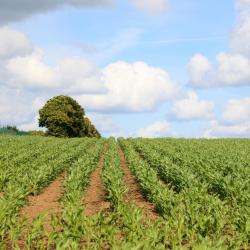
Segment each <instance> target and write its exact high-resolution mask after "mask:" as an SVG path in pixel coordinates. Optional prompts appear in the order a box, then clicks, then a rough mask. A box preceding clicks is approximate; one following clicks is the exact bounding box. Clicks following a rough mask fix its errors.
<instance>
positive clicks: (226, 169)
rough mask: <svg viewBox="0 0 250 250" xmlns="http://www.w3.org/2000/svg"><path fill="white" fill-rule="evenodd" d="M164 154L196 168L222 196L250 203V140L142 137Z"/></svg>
mask: <svg viewBox="0 0 250 250" xmlns="http://www.w3.org/2000/svg"><path fill="white" fill-rule="evenodd" d="M140 141H141V142H142V144H144V145H145V147H148V148H150V149H151V150H155V151H157V152H158V156H159V157H161V158H167V159H170V160H171V162H173V163H174V164H176V165H178V166H179V167H181V168H182V169H187V170H188V171H191V172H193V174H194V175H195V176H196V178H197V179H198V180H199V181H202V182H204V183H207V184H209V190H210V191H211V192H213V193H215V194H218V195H219V196H220V198H221V199H228V200H233V201H236V202H237V203H240V205H244V204H246V203H248V206H250V199H249V198H250V197H249V193H250V185H249V181H248V180H249V178H250V141H249V140H236V139H234V140H211V141H210V140H174V139H172V140H163V139H160V140H140Z"/></svg>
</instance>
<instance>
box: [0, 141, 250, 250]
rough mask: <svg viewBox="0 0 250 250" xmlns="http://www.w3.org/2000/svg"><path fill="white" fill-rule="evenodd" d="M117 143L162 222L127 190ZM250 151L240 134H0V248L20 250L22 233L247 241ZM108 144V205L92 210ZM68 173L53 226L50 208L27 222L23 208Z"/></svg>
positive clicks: (76, 243)
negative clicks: (93, 185)
mask: <svg viewBox="0 0 250 250" xmlns="http://www.w3.org/2000/svg"><path fill="white" fill-rule="evenodd" d="M104 143H105V144H107V147H105V148H107V151H105V150H103V146H104ZM119 144H120V146H121V147H122V149H123V151H124V153H125V157H126V160H127V163H128V167H129V168H130V170H131V172H132V173H133V175H134V176H135V179H136V180H137V182H138V184H139V186H140V190H141V192H142V193H143V195H144V197H145V199H147V200H148V201H150V202H152V203H153V204H154V206H155V208H156V209H157V210H158V213H159V218H158V219H157V220H156V221H151V220H148V218H147V217H145V215H144V213H143V209H141V208H139V207H137V206H136V205H134V204H133V202H128V199H127V196H125V194H126V192H127V190H128V188H129V186H126V185H125V182H124V173H123V170H122V168H121V161H120V157H119ZM249 150H250V140H235V139H233V140H184V139H180V140H179V139H127V140H125V139H122V138H120V139H119V143H117V141H116V140H115V139H114V138H110V139H108V140H104V139H101V140H100V139H91V138H84V139H82V138H74V139H60V138H59V139H58V138H54V137H39V136H37V137H36V136H25V137H16V136H15V137H14V136H0V222H1V223H0V248H1V249H20V239H21V241H24V244H25V246H22V247H21V249H23V248H25V249H121V250H128V249H159V250H160V249H183V250H184V249H186V250H188V249H194V250H198V249H221V250H224V249H249V246H250V242H249V239H250V204H249V201H250V199H249V198H250V189H249V178H250V165H249V162H250V151H249ZM102 152H104V153H105V155H104V165H103V169H102V173H101V177H102V180H103V184H104V185H105V190H106V199H107V200H108V201H109V202H110V204H111V207H110V208H109V209H104V210H103V211H100V212H99V213H97V214H96V215H94V216H90V217H87V216H85V215H84V208H85V204H84V194H85V189H86V188H87V186H88V184H89V181H90V176H91V173H92V171H93V170H94V169H95V168H96V166H99V164H98V161H99V159H100V155H101V153H102ZM62 172H64V173H65V172H66V173H67V174H66V175H65V181H64V188H63V193H62V196H61V198H60V201H59V202H60V207H61V212H60V214H58V215H57V216H54V217H52V219H51V221H50V225H51V228H50V229H48V228H47V227H46V226H45V221H46V216H47V214H46V213H45V214H40V215H39V216H38V217H36V218H34V220H33V222H32V223H28V222H27V219H26V218H22V217H21V216H20V208H21V207H23V206H25V204H27V201H28V199H27V198H28V196H29V195H36V194H38V193H40V192H42V190H43V189H44V188H45V187H46V186H48V185H49V184H50V183H51V182H52V181H53V180H55V178H56V177H57V176H58V175H59V174H61V173H62ZM133 198H135V199H136V197H133ZM46 223H47V221H46Z"/></svg>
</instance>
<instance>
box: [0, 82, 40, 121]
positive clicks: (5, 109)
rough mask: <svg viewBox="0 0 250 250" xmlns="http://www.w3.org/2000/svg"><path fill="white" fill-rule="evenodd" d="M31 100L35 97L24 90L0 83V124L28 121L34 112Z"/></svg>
mask: <svg viewBox="0 0 250 250" xmlns="http://www.w3.org/2000/svg"><path fill="white" fill-rule="evenodd" d="M33 100H34V101H35V98H34V97H32V96H30V95H29V94H27V93H25V92H22V91H18V90H13V89H8V88H6V87H3V86H1V85H0V125H7V124H10V125H13V124H14V125H19V124H21V123H26V122H29V121H30V119H31V118H32V117H33V115H34V112H35V106H33V104H32V101H33Z"/></svg>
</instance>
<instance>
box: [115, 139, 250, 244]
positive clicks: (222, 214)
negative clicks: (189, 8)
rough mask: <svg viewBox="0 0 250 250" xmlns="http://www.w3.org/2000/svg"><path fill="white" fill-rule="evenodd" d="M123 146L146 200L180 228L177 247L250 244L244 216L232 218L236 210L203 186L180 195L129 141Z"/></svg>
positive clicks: (173, 227) (195, 187)
mask: <svg viewBox="0 0 250 250" xmlns="http://www.w3.org/2000/svg"><path fill="white" fill-rule="evenodd" d="M120 143H121V145H122V147H123V149H124V151H125V154H126V157H127V160H128V162H129V165H130V168H131V170H132V172H133V173H134V175H135V176H136V178H137V181H138V183H139V184H140V186H141V189H142V191H143V192H144V195H145V197H146V198H147V199H148V200H150V201H151V202H153V203H154V204H155V206H156V208H157V210H158V211H159V213H160V214H161V215H162V216H163V217H164V218H165V220H166V221H167V222H168V225H169V227H171V228H172V229H173V232H176V230H175V229H176V228H177V229H178V232H177V234H176V235H178V238H177V239H176V238H175V240H177V243H178V244H183V243H184V242H188V244H191V245H195V244H197V243H199V242H203V241H206V240H210V241H211V242H212V244H213V245H216V244H218V245H220V246H221V247H225V248H226V247H231V248H237V247H242V246H245V247H246V246H247V245H248V244H249V242H248V240H249V238H250V237H249V236H250V235H249V224H248V221H246V217H245V215H238V216H237V217H232V215H235V213H234V211H232V210H231V209H230V207H229V206H227V205H226V204H225V203H224V202H223V201H221V200H220V199H218V198H217V197H211V195H209V194H208V193H207V190H206V189H205V188H203V187H202V186H194V187H192V188H187V189H186V188H185V189H183V190H182V191H180V192H179V193H177V192H176V191H174V190H173V189H172V188H171V187H170V186H167V185H165V184H163V183H162V182H161V181H160V180H159V178H158V175H157V172H156V171H155V170H154V169H152V167H151V166H150V165H149V164H148V163H147V162H146V161H144V160H143V159H142V158H141V157H140V156H139V155H138V153H137V152H136V151H135V150H134V148H133V146H132V144H131V142H130V141H126V140H121V141H120ZM149 153H150V152H149ZM183 177H185V176H183ZM188 186H190V187H191V186H192V183H189V185H188ZM172 243H173V241H172ZM173 244H175V243H173Z"/></svg>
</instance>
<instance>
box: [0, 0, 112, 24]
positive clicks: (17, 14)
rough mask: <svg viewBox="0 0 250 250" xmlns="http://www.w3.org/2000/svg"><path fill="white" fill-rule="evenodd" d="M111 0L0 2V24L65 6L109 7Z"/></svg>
mask: <svg viewBox="0 0 250 250" xmlns="http://www.w3.org/2000/svg"><path fill="white" fill-rule="evenodd" d="M112 2H113V1H112V0H35V1H34V0H11V1H6V0H0V6H1V8H0V23H6V22H10V21H19V20H22V19H25V18H27V17H30V16H32V15H34V14H37V13H44V12H48V11H52V10H55V9H61V8H63V7H65V6H71V7H75V8H81V7H99V6H107V5H110V4H111V3H112Z"/></svg>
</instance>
